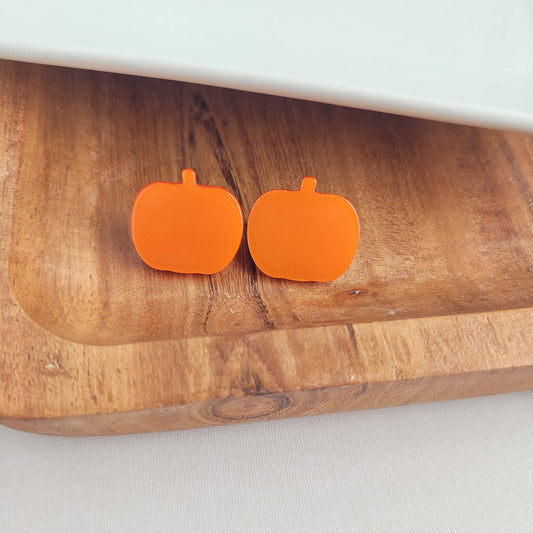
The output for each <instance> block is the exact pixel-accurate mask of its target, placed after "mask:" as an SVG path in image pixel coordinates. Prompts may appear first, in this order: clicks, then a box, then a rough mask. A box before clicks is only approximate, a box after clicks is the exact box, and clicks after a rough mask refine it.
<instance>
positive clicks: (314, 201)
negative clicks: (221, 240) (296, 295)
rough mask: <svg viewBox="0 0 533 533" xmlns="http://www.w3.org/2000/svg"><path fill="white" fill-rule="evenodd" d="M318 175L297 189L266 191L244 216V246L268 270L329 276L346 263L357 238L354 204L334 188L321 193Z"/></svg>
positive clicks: (307, 277)
mask: <svg viewBox="0 0 533 533" xmlns="http://www.w3.org/2000/svg"><path fill="white" fill-rule="evenodd" d="M316 183H317V181H316V179H315V178H311V177H307V178H304V179H303V181H302V184H301V187H300V190H298V191H287V190H273V191H269V192H267V193H265V194H263V195H262V196H260V197H259V199H258V200H257V201H256V202H255V204H254V206H253V207H252V210H251V212H250V217H249V219H248V230H247V238H248V247H249V249H250V254H251V255H252V259H253V260H254V262H255V264H256V265H257V267H258V268H259V269H260V270H261V271H262V272H263V273H264V274H266V275H268V276H271V277H274V278H285V279H290V280H294V281H332V280H334V279H336V278H338V277H339V276H340V275H341V274H342V273H343V272H344V271H345V270H346V269H347V268H348V267H349V265H350V263H351V262H352V259H353V258H354V256H355V252H356V250H357V245H358V243H359V218H358V216H357V212H356V211H355V208H354V206H353V205H352V204H351V203H350V202H349V201H348V200H347V199H346V198H343V197H342V196H339V195H337V194H319V193H317V192H316V191H315V187H316Z"/></svg>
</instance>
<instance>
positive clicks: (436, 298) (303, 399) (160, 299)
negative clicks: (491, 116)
mask: <svg viewBox="0 0 533 533" xmlns="http://www.w3.org/2000/svg"><path fill="white" fill-rule="evenodd" d="M0 113H1V115H0V116H1V119H2V120H1V121H0V124H1V125H2V128H3V132H2V137H1V138H0V162H1V165H2V167H1V168H2V170H1V176H0V178H1V180H2V188H1V194H2V212H1V219H0V238H1V242H0V298H1V301H2V306H1V313H2V324H1V325H0V331H1V335H2V348H1V350H2V351H1V352H0V419H1V421H2V422H3V423H4V424H7V425H11V426H13V427H18V428H21V429H25V430H29V431H39V432H48V433H54V434H80V435H86V434H98V433H127V432H134V431H159V430H164V429H176V428H184V427H194V426H202V425H212V424H220V423H231V422H236V421H241V420H256V419H266V418H272V417H280V416H297V415H303V414H316V413H323V412H330V411H338V410H345V409H356V408H370V407H378V406H384V405H396V404H400V403H408V402H419V401H430V400H436V399H444V398H453V397H464V396H470V395H477V394H490V393H495V392H504V391H509V390H519V389H527V388H533V335H532V334H531V331H532V330H533V329H532V326H533V234H532V231H531V228H532V227H533V200H532V193H531V187H532V184H533V155H532V154H533V150H532V149H533V137H532V136H529V135H523V134H517V133H505V132H497V131H490V130H482V129H475V128H467V127H460V126H453V125H447V124H442V123H436V122H430V121H422V120H416V119H409V118H404V117H395V116H390V115H384V114H378V113H371V112H367V111H360V110H353V109H347V108H342V107H335V106H328V105H321V104H316V103H309V102H303V101H297V100H290V99H283V98H276V97H269V96H262V95H256V94H250V93H243V92H238V91H230V90H223V89H217V88H212V87H204V86H198V85H192V84H184V83H176V82H168V81H162V80H152V79H146V78H137V77H129V76H121V75H112V74H104V73H96V72H87V71H79V70H73V69H61V68H52V67H43V66H37V65H27V64H21V63H15V62H7V61H3V62H0ZM183 167H192V168H195V169H196V170H197V172H198V178H199V181H200V183H203V184H209V185H222V186H225V187H227V188H228V189H230V190H231V191H232V192H233V193H234V194H235V195H236V196H237V197H238V198H239V200H240V201H241V204H242V206H243V211H244V214H245V217H246V216H247V215H248V213H249V211H250V209H251V206H252V205H253V202H254V201H255V200H256V199H257V197H258V196H259V195H260V194H261V193H263V192H265V191H267V190H269V189H271V188H276V187H279V188H289V189H290V188H293V189H296V188H297V187H298V185H299V182H300V181H301V178H302V177H304V176H305V175H314V176H315V177H316V178H317V179H318V190H319V191H320V192H332V193H339V194H342V195H344V196H346V197H347V198H349V199H350V200H351V201H352V202H353V203H354V205H355V206H356V207H357V209H358V212H359V215H360V219H361V228H362V234H361V244H360V249H359V251H358V254H357V256H356V260H355V261H354V262H353V264H352V266H351V267H350V269H349V270H348V272H347V273H346V274H345V275H343V276H342V277H341V278H339V279H338V280H336V281H335V282H332V283H328V284H313V283H305V284H301V283H294V282H288V281H283V280H274V279H271V278H268V277H266V276H264V275H262V274H261V273H260V272H258V271H257V270H256V269H255V267H254V265H253V262H252V261H251V259H250V256H249V253H248V250H247V247H246V243H245V242H244V243H243V245H242V246H241V249H240V251H239V253H238V255H237V258H236V259H235V261H234V262H233V263H232V264H231V265H230V266H229V267H228V268H227V269H226V270H224V271H223V272H222V273H220V274H218V275H215V276H209V277H208V276H192V275H191V276H177V275H173V274H170V273H163V272H156V271H152V270H151V269H149V268H148V267H146V266H145V265H143V264H142V262H141V261H140V259H139V258H138V257H137V255H136V254H135V250H134V248H133V246H132V243H131V238H130V234H129V225H128V224H129V214H130V210H131V204H132V202H133V199H134V197H135V195H136V193H137V191H138V190H139V189H140V188H141V187H142V186H143V185H145V184H147V183H149V182H151V181H155V180H167V181H174V180H178V179H179V175H180V171H181V169H182V168H183Z"/></svg>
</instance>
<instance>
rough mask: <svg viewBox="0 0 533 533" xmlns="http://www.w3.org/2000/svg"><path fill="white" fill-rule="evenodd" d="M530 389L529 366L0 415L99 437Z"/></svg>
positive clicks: (15, 422) (43, 430)
mask: <svg viewBox="0 0 533 533" xmlns="http://www.w3.org/2000/svg"><path fill="white" fill-rule="evenodd" d="M526 390H533V365H529V366H526V367H515V368H506V369H498V370H492V371H478V372H471V373H467V374H464V373H463V374H460V375H455V374H452V375H450V374H446V375H437V376H430V377H424V378H416V379H408V380H404V381H384V382H375V383H358V384H353V385H344V386H340V387H331V388H321V389H312V390H300V391H292V392H290V393H266V394H250V395H245V396H239V397H229V398H221V399H216V400H209V401H206V402H197V403H191V404H186V405H175V406H170V407H162V408H157V409H147V410H142V411H130V412H114V413H102V414H92V415H80V416H67V417H56V418H11V417H0V423H1V424H3V425H5V426H7V427H10V428H13V429H17V430H20V431H26V432H30V433H38V434H44V435H54V436H73V437H74V436H76V437H88V436H103V435H126V434H132V433H151V432H161V431H175V430H182V429H193V428H200V427H209V426H220V425H228V424H235V423H242V422H250V421H263V420H265V421H266V420H274V419H280V418H290V417H300V416H312V415H320V414H326V413H334V412H343V411H356V410H363V409H376V408H382V407H394V406H399V405H407V404H416V403H425V402H433V401H442V400H453V399H462V398H471V397H476V396H488V395H493V394H502V393H508V392H517V391H526Z"/></svg>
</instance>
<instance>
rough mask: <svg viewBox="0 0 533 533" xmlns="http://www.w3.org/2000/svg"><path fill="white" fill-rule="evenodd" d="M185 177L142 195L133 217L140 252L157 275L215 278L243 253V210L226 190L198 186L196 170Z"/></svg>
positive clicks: (147, 189)
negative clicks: (179, 274)
mask: <svg viewBox="0 0 533 533" xmlns="http://www.w3.org/2000/svg"><path fill="white" fill-rule="evenodd" d="M182 177H183V183H167V182H155V183H150V184H149V185H147V186H146V187H144V188H143V189H142V190H141V191H140V192H139V194H138V195H137V198H136V199H135V202H134V204H133V208H132V212H131V235H132V238H133V243H134V245H135V249H136V250H137V253H138V254H139V256H140V257H141V259H142V260H143V261H144V262H145V263H146V264H147V265H149V266H151V267H152V268H155V269H157V270H169V271H171V272H180V273H188V274H190V273H197V274H215V273H216V272H220V271H221V270H223V269H224V268H226V267H227V266H228V265H229V264H230V263H231V261H232V259H233V258H234V257H235V254H236V253H237V250H238V249H239V246H240V243H241V240H242V234H243V227H244V224H243V216H242V210H241V206H240V205H239V202H238V200H237V198H235V196H233V194H231V193H230V192H229V191H228V190H226V189H223V188H221V187H210V186H205V185H198V184H197V183H196V172H195V171H194V170H191V169H185V170H183V172H182Z"/></svg>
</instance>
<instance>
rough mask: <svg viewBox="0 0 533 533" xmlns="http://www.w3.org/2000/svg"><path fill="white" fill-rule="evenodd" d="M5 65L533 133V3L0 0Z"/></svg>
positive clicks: (518, 0) (451, 0)
mask: <svg viewBox="0 0 533 533" xmlns="http://www.w3.org/2000/svg"><path fill="white" fill-rule="evenodd" d="M0 13H1V16H0V57H5V58H12V59H21V60H27V61H35V62H43V63H51V64H59V65H67V66H80V67H85V68H93V69H98V70H110V71H116V72H125V73H133V74H143V75H149V76H156V77H162V78H170V79H178V80H184V81H196V82H200V83H208V84H213V85H221V86H226V87H234V88H242V89H247V90H253V91H259V92H266V93H272V94H280V95H287V96H297V97H301V98H307V99H310V100H319V101H325V102H332V103H339V104H344V105H349V106H354V107H362V108H369V109H375V110H385V111H392V112H395V113H400V114H407V115H413V116H421V117H429V118H437V119H442V120H449V121H455V122H464V123H471V124H480V125H488V126H493V127H501V128H513V129H522V130H529V131H533V2H531V0H506V1H505V2H502V1H501V0H447V1H444V2H428V1H427V0H406V1H402V2H398V1H397V0H373V1H368V0H328V1H327V2H324V1H322V0H306V1H305V2H296V1H295V0H293V1H292V2H291V1H288V2H287V1H281V0H268V1H267V0H255V1H249V0H247V1H244V0H227V1H225V2H219V1H215V0H196V1H193V2H176V1H175V0H152V1H150V2H148V1H146V0H143V1H139V0H134V1H131V0H112V1H109V0H91V1H90V2H72V1H67V0H47V1H46V2H43V1H42V0H25V1H22V2H13V1H12V0H0Z"/></svg>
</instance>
